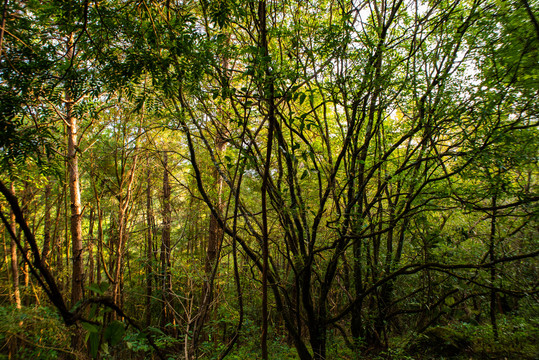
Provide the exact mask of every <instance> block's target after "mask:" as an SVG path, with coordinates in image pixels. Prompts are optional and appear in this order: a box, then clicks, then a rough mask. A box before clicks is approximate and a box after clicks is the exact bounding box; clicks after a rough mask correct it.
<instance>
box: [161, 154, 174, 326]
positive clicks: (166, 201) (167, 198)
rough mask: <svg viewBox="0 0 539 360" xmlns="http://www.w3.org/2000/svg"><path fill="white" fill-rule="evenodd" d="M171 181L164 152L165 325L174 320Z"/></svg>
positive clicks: (163, 270) (163, 257)
mask: <svg viewBox="0 0 539 360" xmlns="http://www.w3.org/2000/svg"><path fill="white" fill-rule="evenodd" d="M170 212H171V209H170V183H169V179H168V154H167V153H166V151H165V152H164V153H163V234H162V238H161V256H160V260H161V287H162V300H163V316H162V317H161V325H162V326H165V325H166V324H168V323H172V322H173V316H172V312H171V311H170V306H171V304H170V302H171V297H170V295H171V293H172V282H171V273H170V226H171V215H170Z"/></svg>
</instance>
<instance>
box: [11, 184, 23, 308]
mask: <svg viewBox="0 0 539 360" xmlns="http://www.w3.org/2000/svg"><path fill="white" fill-rule="evenodd" d="M11 192H12V193H13V194H15V185H14V184H13V182H12V183H11ZM10 220H11V230H12V231H13V233H14V234H16V233H17V231H16V225H15V224H16V222H15V213H14V212H13V211H12V212H11V219H10ZM11 275H12V276H11V280H12V283H13V301H14V302H15V307H16V308H17V309H20V308H21V292H20V288H19V261H18V258H17V244H16V243H15V240H13V238H12V239H11Z"/></svg>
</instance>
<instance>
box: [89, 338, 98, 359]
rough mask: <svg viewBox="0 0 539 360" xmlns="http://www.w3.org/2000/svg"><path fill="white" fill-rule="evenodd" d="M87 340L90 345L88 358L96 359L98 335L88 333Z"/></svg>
mask: <svg viewBox="0 0 539 360" xmlns="http://www.w3.org/2000/svg"><path fill="white" fill-rule="evenodd" d="M88 340H89V341H88V342H89V344H90V356H91V357H92V358H94V359H95V358H97V352H98V350H99V334H98V333H96V332H92V333H90V337H89V339H88Z"/></svg>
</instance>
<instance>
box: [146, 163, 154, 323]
mask: <svg viewBox="0 0 539 360" xmlns="http://www.w3.org/2000/svg"><path fill="white" fill-rule="evenodd" d="M151 184H152V183H151V171H150V160H149V158H148V162H147V169H146V226H147V227H148V229H147V232H146V237H147V238H146V326H150V325H151V323H152V309H151V304H152V279H153V274H152V271H153V270H152V268H153V266H152V263H153V244H152V240H153V221H154V220H153V211H152V188H151Z"/></svg>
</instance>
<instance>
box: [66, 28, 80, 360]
mask: <svg viewBox="0 0 539 360" xmlns="http://www.w3.org/2000/svg"><path fill="white" fill-rule="evenodd" d="M67 47H68V50H67V58H68V59H69V60H71V61H73V58H74V56H75V44H74V34H73V33H71V34H70V35H69V38H68V44H67ZM72 81H73V79H68V82H67V86H66V98H65V104H66V105H65V106H66V118H67V124H68V126H67V166H68V172H69V195H70V208H71V221H70V229H71V252H72V256H73V271H72V273H71V306H74V305H75V304H76V303H77V302H79V301H81V300H82V298H83V287H84V262H83V261H84V259H83V256H82V251H83V243H82V206H81V195H80V179H79V159H78V154H77V151H78V139H77V135H78V124H77V118H76V117H75V116H74V115H73V105H74V99H73V95H72V93H71V92H72V84H71V82H72ZM82 345H83V344H82V333H81V331H80V330H78V329H77V330H75V331H74V332H73V336H72V338H71V346H72V347H73V349H74V350H81V349H82Z"/></svg>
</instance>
